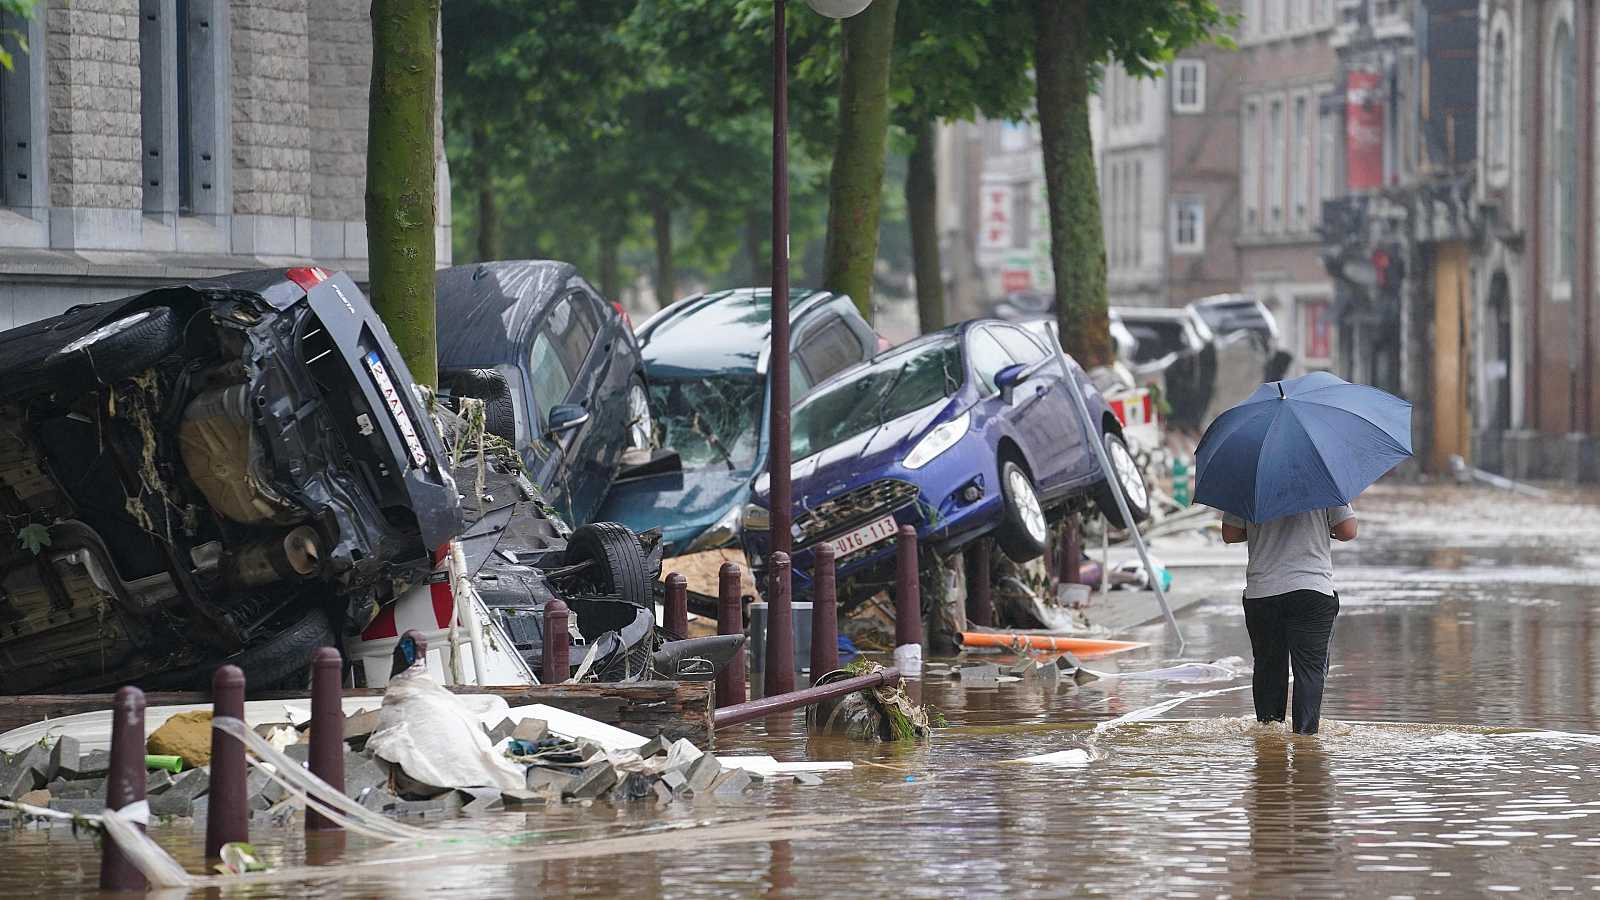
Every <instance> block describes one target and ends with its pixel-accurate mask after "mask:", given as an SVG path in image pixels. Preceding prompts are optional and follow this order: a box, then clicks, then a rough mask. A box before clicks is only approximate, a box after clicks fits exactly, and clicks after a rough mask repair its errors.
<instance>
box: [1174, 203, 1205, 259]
mask: <svg viewBox="0 0 1600 900" xmlns="http://www.w3.org/2000/svg"><path fill="white" fill-rule="evenodd" d="M1205 249H1206V203H1205V200H1204V199H1202V198H1200V197H1179V198H1177V199H1175V200H1173V201H1172V252H1173V253H1175V254H1183V255H1187V254H1196V253H1204V252H1205Z"/></svg>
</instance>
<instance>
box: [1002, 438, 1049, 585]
mask: <svg viewBox="0 0 1600 900" xmlns="http://www.w3.org/2000/svg"><path fill="white" fill-rule="evenodd" d="M1000 494H1001V496H1002V497H1003V498H1004V499H1005V512H1004V514H1003V518H1002V520H1001V522H1000V529H999V531H997V532H996V533H995V543H997V544H999V545H1000V551H1001V552H1002V553H1004V554H1005V555H1006V556H1007V557H1008V558H1010V560H1011V561H1012V562H1015V563H1025V562H1028V561H1029V560H1034V559H1038V558H1039V557H1040V556H1041V555H1043V554H1044V549H1045V542H1046V541H1048V540H1049V539H1050V526H1049V525H1048V524H1047V523H1046V522H1045V515H1044V505H1043V503H1041V502H1040V500H1039V492H1038V491H1037V490H1036V489H1035V488H1034V486H1033V479H1032V478H1030V477H1029V476H1028V473H1027V471H1026V470H1025V469H1023V468H1022V467H1021V466H1019V465H1017V464H1016V463H1014V462H1012V461H1011V460H1008V459H1005V460H1001V461H1000Z"/></svg>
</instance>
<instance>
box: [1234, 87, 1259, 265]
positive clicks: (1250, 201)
mask: <svg viewBox="0 0 1600 900" xmlns="http://www.w3.org/2000/svg"><path fill="white" fill-rule="evenodd" d="M1239 122H1240V126H1239V127H1240V129H1241V130H1242V132H1243V133H1242V134H1241V135H1240V144H1239V149H1240V154H1239V179H1240V181H1241V184H1240V186H1239V193H1240V195H1241V196H1240V204H1239V205H1240V207H1241V208H1242V212H1243V216H1242V219H1243V221H1242V222H1241V223H1240V226H1241V228H1240V230H1241V231H1242V232H1244V233H1245V234H1259V233H1260V232H1261V231H1262V227H1261V225H1262V218H1261V199H1262V190H1261V138H1262V134H1261V101H1260V99H1258V98H1256V97H1249V98H1246V99H1245V101H1244V109H1243V112H1241V113H1240V115H1239Z"/></svg>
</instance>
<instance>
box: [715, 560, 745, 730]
mask: <svg viewBox="0 0 1600 900" xmlns="http://www.w3.org/2000/svg"><path fill="white" fill-rule="evenodd" d="M742 582H743V579H742V578H741V577H740V573H739V567H738V565H736V564H734V563H731V562H726V563H723V564H722V569H721V571H719V572H718V573H717V634H744V610H743V608H742V606H743V604H741V603H740V594H739V589H740V586H741V584H742ZM744 698H745V684H744V650H743V649H740V650H739V652H738V653H735V654H734V655H733V659H731V660H729V661H728V664H727V665H726V666H724V667H723V669H722V671H721V672H718V673H717V706H718V708H721V707H724V706H734V705H736V704H739V703H743V702H744Z"/></svg>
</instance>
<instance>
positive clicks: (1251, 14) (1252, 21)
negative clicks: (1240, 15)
mask: <svg viewBox="0 0 1600 900" xmlns="http://www.w3.org/2000/svg"><path fill="white" fill-rule="evenodd" d="M1267 2H1268V3H1271V2H1272V0H1267ZM1241 27H1242V28H1243V29H1244V36H1245V37H1247V38H1248V37H1256V36H1258V35H1260V34H1261V0H1245V3H1244V22H1243V23H1242V26H1241Z"/></svg>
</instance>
